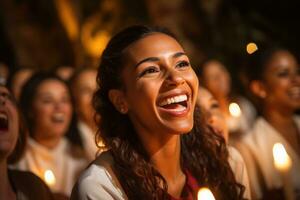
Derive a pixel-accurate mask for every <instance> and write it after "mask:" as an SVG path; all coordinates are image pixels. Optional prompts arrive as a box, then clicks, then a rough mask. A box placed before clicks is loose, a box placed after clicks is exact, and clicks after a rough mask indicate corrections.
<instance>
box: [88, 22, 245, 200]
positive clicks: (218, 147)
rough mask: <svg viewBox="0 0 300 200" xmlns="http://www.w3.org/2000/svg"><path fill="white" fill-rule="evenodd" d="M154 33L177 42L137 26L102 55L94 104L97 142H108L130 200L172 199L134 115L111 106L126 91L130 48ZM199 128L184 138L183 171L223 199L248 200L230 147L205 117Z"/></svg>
mask: <svg viewBox="0 0 300 200" xmlns="http://www.w3.org/2000/svg"><path fill="white" fill-rule="evenodd" d="M154 33H163V34H167V35H169V36H171V37H173V38H175V37H174V36H173V35H172V34H171V33H170V32H168V31H167V30H165V29H162V28H158V27H154V28H153V27H147V26H140V25H136V26H132V27H129V28H127V29H125V30H123V31H122V32H120V33H118V34H117V35H116V36H114V37H113V38H112V39H111V40H110V42H109V43H108V45H107V47H106V49H105V50H104V52H103V54H102V60H101V63H100V67H99V69H98V75H97V84H98V88H99V89H98V90H97V91H96V92H95V95H94V98H93V104H94V107H95V109H96V111H97V113H98V114H100V115H101V116H102V118H101V122H99V123H98V125H99V131H98V132H97V135H96V140H103V141H104V143H105V145H106V147H108V148H109V149H110V151H111V153H112V156H113V158H114V170H115V173H116V175H117V177H118V179H119V181H120V183H121V185H122V187H123V189H124V191H125V192H126V194H127V196H128V198H129V199H168V193H167V189H168V186H167V182H166V180H165V179H164V178H163V176H162V175H161V174H160V173H159V172H158V171H157V170H156V169H155V167H154V166H153V164H151V163H150V158H149V155H147V153H146V151H145V148H144V147H143V146H142V144H141V142H140V141H139V138H138V136H137V133H136V131H135V129H134V127H133V125H132V122H131V121H130V119H129V117H128V115H124V114H120V113H119V112H118V111H117V110H116V109H115V107H114V106H113V104H112V103H111V102H110V100H109V97H108V93H109V91H110V90H111V89H121V88H122V81H121V78H120V74H121V72H122V70H123V67H124V62H125V58H124V56H123V55H124V51H125V50H126V48H127V47H128V46H129V45H130V44H132V43H134V42H135V41H138V40H139V39H141V38H143V37H146V36H148V35H150V34H154ZM194 115H195V117H194V127H193V129H192V130H191V131H190V133H188V134H184V135H181V136H180V137H181V157H180V163H181V166H182V169H185V170H187V171H189V172H190V173H191V174H192V175H193V176H194V177H195V178H196V180H197V181H198V184H199V185H201V186H208V187H209V188H210V189H211V190H212V191H213V193H214V195H215V197H216V198H217V199H224V200H227V199H228V200H235V199H243V193H244V187H243V186H242V185H240V184H238V183H237V182H236V180H235V178H234V175H233V172H232V171H231V168H230V166H229V164H228V161H227V158H228V152H227V148H226V145H225V141H224V140H223V139H222V138H221V137H219V136H218V135H217V134H214V133H212V131H211V130H210V129H209V128H208V127H206V126H204V125H203V124H204V121H203V119H202V117H201V116H202V115H201V114H200V111H199V110H198V108H197V107H196V111H195V112H194Z"/></svg>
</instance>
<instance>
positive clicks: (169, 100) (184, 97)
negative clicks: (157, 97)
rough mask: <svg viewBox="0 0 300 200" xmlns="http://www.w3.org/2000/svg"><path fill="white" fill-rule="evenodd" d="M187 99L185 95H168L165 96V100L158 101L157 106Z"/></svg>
mask: <svg viewBox="0 0 300 200" xmlns="http://www.w3.org/2000/svg"><path fill="white" fill-rule="evenodd" d="M186 100H187V95H185V94H184V95H178V96H174V97H170V98H167V99H165V100H163V101H162V102H160V103H159V106H165V105H169V104H172V103H179V102H183V101H186Z"/></svg>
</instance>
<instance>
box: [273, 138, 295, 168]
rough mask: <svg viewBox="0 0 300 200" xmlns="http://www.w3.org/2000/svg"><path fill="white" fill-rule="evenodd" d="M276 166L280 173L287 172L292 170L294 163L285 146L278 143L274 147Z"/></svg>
mask: <svg viewBox="0 0 300 200" xmlns="http://www.w3.org/2000/svg"><path fill="white" fill-rule="evenodd" d="M273 158H274V165H275V167H276V169H278V170H279V171H287V170H289V169H290V168H291V165H292V161H291V158H290V156H289V155H288V153H287V152H286V150H285V148H284V146H283V145H282V144H281V143H276V144H274V146H273Z"/></svg>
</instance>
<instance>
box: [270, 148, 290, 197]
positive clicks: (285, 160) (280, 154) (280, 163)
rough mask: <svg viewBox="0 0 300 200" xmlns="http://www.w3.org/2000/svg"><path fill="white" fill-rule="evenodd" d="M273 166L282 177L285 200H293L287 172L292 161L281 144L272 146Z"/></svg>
mask: <svg viewBox="0 0 300 200" xmlns="http://www.w3.org/2000/svg"><path fill="white" fill-rule="evenodd" d="M273 158H274V166H275V168H276V169H277V170H278V171H279V172H280V174H281V176H282V180H283V181H282V182H283V188H284V192H285V197H286V199H287V200H294V199H295V198H294V191H293V186H292V185H291V182H290V177H289V175H290V174H289V171H290V169H291V167H292V160H291V158H290V156H289V155H288V153H287V152H286V150H285V148H284V146H283V145H282V144H281V143H276V144H274V146H273Z"/></svg>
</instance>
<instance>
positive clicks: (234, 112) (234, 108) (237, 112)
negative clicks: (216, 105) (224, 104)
mask: <svg viewBox="0 0 300 200" xmlns="http://www.w3.org/2000/svg"><path fill="white" fill-rule="evenodd" d="M229 112H230V115H231V116H233V117H239V116H241V113H242V112H241V109H240V106H239V105H238V104H237V103H230V104H229Z"/></svg>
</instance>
